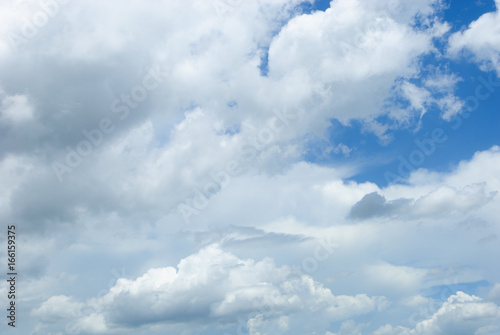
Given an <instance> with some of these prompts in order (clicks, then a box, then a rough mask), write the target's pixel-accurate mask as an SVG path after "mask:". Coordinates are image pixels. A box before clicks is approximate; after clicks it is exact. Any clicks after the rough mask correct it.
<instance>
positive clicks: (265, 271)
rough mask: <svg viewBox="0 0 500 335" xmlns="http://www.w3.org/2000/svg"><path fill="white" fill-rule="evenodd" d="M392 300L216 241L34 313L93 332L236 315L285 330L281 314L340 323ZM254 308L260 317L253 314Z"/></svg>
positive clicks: (55, 300)
mask: <svg viewBox="0 0 500 335" xmlns="http://www.w3.org/2000/svg"><path fill="white" fill-rule="evenodd" d="M387 305H388V302H387V300H386V299H385V298H384V297H368V296H367V295H365V294H359V295H356V296H346V295H338V296H335V295H333V294H332V292H331V291H330V290H329V289H327V288H325V287H323V285H321V284H320V283H318V282H316V281H314V280H313V279H312V278H311V277H310V276H307V275H302V274H295V273H294V272H293V270H292V269H291V268H289V267H287V266H283V267H276V266H275V264H274V262H273V261H272V260H271V259H263V260H262V261H259V262H255V261H253V260H251V259H245V260H243V259H239V258H237V257H235V256H234V255H232V254H230V253H227V252H223V251H222V250H221V249H220V248H219V247H218V246H216V245H212V246H209V247H207V248H205V249H203V250H200V251H199V252H198V253H197V254H194V255H191V256H188V257H186V258H184V259H183V260H181V262H180V263H179V265H178V270H176V269H175V268H173V267H166V268H157V269H150V270H148V272H147V273H145V274H144V275H143V276H141V277H139V278H137V279H135V280H130V279H124V278H122V279H118V280H117V282H116V284H115V285H114V286H113V287H111V288H110V290H109V292H108V293H107V294H105V295H104V296H102V297H101V298H93V299H91V300H89V301H87V302H85V303H83V302H78V301H75V299H73V298H70V297H66V296H55V297H51V298H50V299H48V300H47V301H45V302H44V303H42V304H41V306H40V307H38V308H36V309H34V310H33V312H32V315H33V316H36V317H38V318H40V319H42V320H54V319H56V318H65V319H67V320H69V321H71V320H72V321H73V322H74V324H75V325H77V326H78V327H83V328H82V329H81V331H87V332H101V331H102V332H106V331H111V330H113V329H114V328H116V327H118V328H128V327H131V328H135V327H139V326H142V325H145V324H155V323H159V324H161V323H178V322H191V321H196V320H197V321H203V322H209V321H208V320H212V322H213V321H214V320H219V321H222V322H229V323H232V322H234V321H233V320H237V318H238V316H240V317H246V318H248V325H249V327H250V329H256V328H259V327H261V326H264V324H266V327H267V326H269V325H267V323H268V321H265V322H264V319H265V320H272V322H273V323H274V322H276V323H277V325H278V328H280V329H281V330H282V331H283V332H284V331H286V330H287V329H288V321H287V320H288V318H287V317H286V315H283V313H292V314H299V315H300V314H301V313H305V314H306V315H308V314H311V315H317V314H318V313H319V314H323V315H325V317H327V318H329V319H330V320H342V319H346V318H349V317H352V316H355V315H360V314H365V313H369V312H372V311H376V310H382V309H384V308H386V307H387ZM62 310H64V311H65V312H64V313H60V311H62ZM80 310H84V311H86V314H87V315H83V314H85V313H84V312H81V313H80V312H79V311H80ZM255 312H260V315H261V316H256V317H251V315H252V314H253V313H255ZM90 319H95V320H101V321H102V322H104V324H103V325H102V326H103V327H104V326H105V328H102V329H101V330H99V329H97V330H96V329H88V328H84V326H85V324H87V323H86V322H87V321H88V320H90ZM86 320H87V321H86Z"/></svg>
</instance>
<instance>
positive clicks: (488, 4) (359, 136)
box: [305, 1, 500, 187]
mask: <svg viewBox="0 0 500 335" xmlns="http://www.w3.org/2000/svg"><path fill="white" fill-rule="evenodd" d="M313 8H314V9H316V10H325V9H326V8H329V2H328V1H320V2H317V3H315V6H314V7H313ZM494 9H495V3H494V1H485V2H478V3H474V4H473V3H472V2H471V3H470V4H468V6H465V7H464V4H463V3H461V2H448V3H447V7H446V9H444V10H443V11H442V13H440V15H441V16H442V17H443V18H444V19H445V20H446V21H447V22H449V23H450V25H451V27H450V28H451V29H450V31H449V32H450V33H453V32H457V31H461V30H463V29H465V27H467V26H468V25H469V24H470V23H471V22H472V21H474V20H476V19H477V18H478V17H479V16H481V15H482V14H484V13H488V12H491V11H494ZM435 46H436V47H437V48H438V49H439V52H441V53H444V52H445V51H446V50H445V48H446V47H447V46H446V44H444V43H440V42H439V41H436V43H435ZM421 62H422V65H421V66H422V67H429V66H431V67H442V68H446V69H448V70H449V71H450V72H451V73H454V74H456V75H457V76H459V77H460V78H461V79H462V80H461V81H460V82H459V83H458V85H457V88H456V94H457V96H459V97H462V98H463V99H465V98H466V97H468V96H474V95H475V90H476V88H477V86H478V85H481V84H482V82H481V81H480V80H479V78H484V80H488V78H489V77H493V78H494V79H493V81H495V82H497V81H498V80H497V79H495V71H493V70H492V71H486V72H485V71H481V70H480V69H479V68H478V66H477V65H476V64H471V63H470V62H467V61H465V60H464V59H459V60H450V59H442V58H441V57H439V58H438V57H435V56H434V55H431V56H423V57H422V59H421ZM496 90H498V89H496ZM488 93H489V92H488ZM497 93H498V92H495V91H494V92H492V94H491V95H489V96H488V97H487V98H486V99H485V100H480V101H479V102H480V105H479V107H477V109H475V110H474V112H473V113H472V115H471V116H470V117H468V118H467V119H462V118H460V119H457V120H450V121H444V120H442V119H441V118H439V117H438V115H437V114H439V108H438V107H437V106H432V107H431V108H430V109H429V112H428V113H427V114H426V115H424V117H423V118H422V123H421V124H420V126H419V127H417V126H415V125H413V126H411V127H409V128H407V129H395V130H394V131H390V135H391V140H390V142H389V143H385V142H384V143H382V142H381V141H379V140H378V139H377V137H376V136H375V135H374V134H372V133H367V132H366V131H364V129H363V127H362V124H361V123H360V122H358V121H354V122H352V124H350V125H347V126H345V125H342V124H341V123H339V122H338V121H337V120H335V119H333V120H332V121H331V122H332V126H331V128H330V129H328V138H327V139H321V140H317V141H312V143H311V144H310V146H309V147H308V148H307V153H306V155H305V158H306V160H307V161H310V162H314V163H318V164H325V165H329V164H332V165H335V164H336V163H339V162H340V163H343V162H345V161H346V160H347V161H350V160H351V161H353V162H356V161H357V160H359V159H363V160H369V161H371V164H366V165H364V167H363V168H362V169H361V171H357V173H356V175H354V176H353V177H352V178H351V179H352V180H354V181H357V182H365V181H372V182H375V183H377V185H379V186H381V187H382V186H386V185H387V184H388V182H393V179H390V180H388V179H387V178H385V176H384V174H385V172H387V171H388V172H391V173H394V174H396V175H398V173H397V169H398V165H399V164H400V160H398V159H397V158H396V157H398V156H399V155H402V156H403V157H404V158H405V159H407V160H408V158H409V155H410V154H411V152H412V151H413V150H415V149H417V150H418V146H417V145H416V144H415V140H419V141H422V140H423V139H426V138H429V137H430V134H431V132H432V130H433V129H436V128H441V129H443V130H444V131H445V133H446V136H447V140H446V142H445V143H442V145H438V147H437V148H436V151H435V152H434V153H433V154H431V155H429V156H426V157H425V160H424V162H423V163H422V164H419V165H418V166H417V165H415V166H414V168H415V169H418V168H425V169H429V170H433V171H439V172H443V171H450V170H451V169H453V168H454V167H455V166H456V165H457V164H458V163H459V162H460V161H462V160H468V159H470V158H471V157H472V156H473V154H474V152H476V151H481V150H485V149H488V148H490V147H491V146H492V145H496V144H498V141H499V139H500V135H499V134H498V129H500V128H499V127H500V114H499V113H498V112H497V111H498V106H500V95H499V94H497ZM460 120H463V122H462V121H460ZM336 142H337V143H338V142H341V143H344V144H346V145H347V146H348V147H353V148H355V149H354V151H353V152H352V153H350V154H349V156H346V155H344V154H342V153H341V152H338V153H331V154H330V155H326V156H325V155H323V154H322V151H323V150H324V148H325V147H328V146H329V145H330V144H331V143H336Z"/></svg>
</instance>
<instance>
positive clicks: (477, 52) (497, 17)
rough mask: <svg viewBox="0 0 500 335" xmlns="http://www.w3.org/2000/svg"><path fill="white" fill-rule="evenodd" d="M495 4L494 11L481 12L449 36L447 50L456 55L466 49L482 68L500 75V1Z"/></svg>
mask: <svg viewBox="0 0 500 335" xmlns="http://www.w3.org/2000/svg"><path fill="white" fill-rule="evenodd" d="M495 4H496V8H497V10H496V12H491V13H486V14H483V15H482V16H481V17H480V18H479V19H477V20H476V21H474V22H472V23H471V24H470V25H469V27H468V28H467V29H465V30H464V31H460V32H456V33H454V34H453V35H451V36H450V39H449V49H448V52H449V54H450V55H452V56H458V55H459V54H462V53H463V51H468V52H469V53H470V54H472V56H473V58H474V59H475V61H476V62H478V63H479V64H480V65H481V67H482V69H483V70H488V69H494V70H496V72H497V75H498V76H500V13H499V8H500V1H498V0H495Z"/></svg>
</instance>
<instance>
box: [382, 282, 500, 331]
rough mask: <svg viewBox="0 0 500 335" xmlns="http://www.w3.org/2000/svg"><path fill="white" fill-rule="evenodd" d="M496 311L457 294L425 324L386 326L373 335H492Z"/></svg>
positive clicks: (498, 313) (498, 315)
mask: <svg viewBox="0 0 500 335" xmlns="http://www.w3.org/2000/svg"><path fill="white" fill-rule="evenodd" d="M499 322H500V307H499V306H497V305H495V304H493V303H491V302H485V301H483V300H482V299H481V298H478V297H476V296H473V295H468V294H466V293H463V292H457V293H456V294H455V295H452V296H450V297H449V298H448V300H447V301H446V302H445V303H443V305H442V306H441V308H440V309H439V310H438V311H437V312H436V313H435V314H434V315H433V316H432V317H431V318H430V319H428V320H424V321H421V322H419V323H418V324H417V326H416V327H415V329H411V330H410V329H408V328H404V327H392V326H391V325H386V326H383V327H381V328H379V329H378V330H377V331H375V332H374V333H373V334H374V335H424V334H425V335H438V334H464V335H465V334H475V335H480V334H488V335H492V334H496V333H497V332H498V330H499V329H500V328H499V327H498V325H499Z"/></svg>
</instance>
